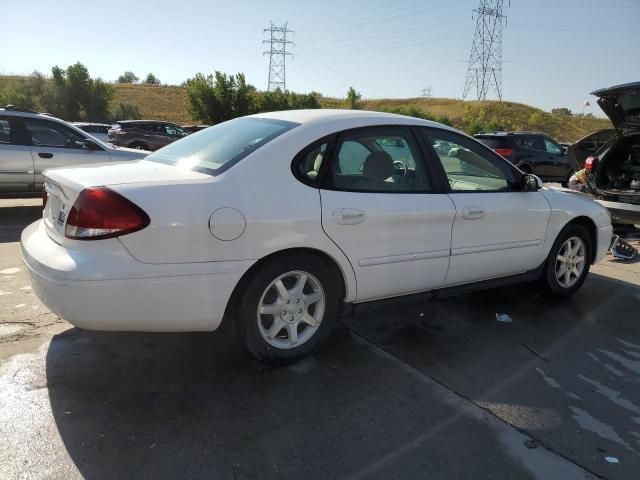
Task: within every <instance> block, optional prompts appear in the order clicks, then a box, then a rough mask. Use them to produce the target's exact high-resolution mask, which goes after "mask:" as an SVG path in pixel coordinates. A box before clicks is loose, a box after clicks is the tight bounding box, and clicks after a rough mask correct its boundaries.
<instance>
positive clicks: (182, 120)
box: [0, 76, 611, 142]
mask: <svg viewBox="0 0 640 480" xmlns="http://www.w3.org/2000/svg"><path fill="white" fill-rule="evenodd" d="M19 80H20V79H19V78H16V77H2V76H0V90H1V89H2V88H3V87H5V86H7V85H8V84H10V83H11V82H15V81H19ZM114 86H115V95H114V103H115V104H117V103H120V102H122V103H129V104H132V105H135V106H137V107H138V108H139V109H140V111H141V112H142V115H143V117H144V118H149V119H157V120H168V121H172V122H176V123H179V124H186V123H192V122H194V121H195V120H194V119H192V118H191V115H190V114H189V110H188V108H189V102H188V98H187V92H186V89H185V88H184V87H181V86H153V85H138V84H121V83H116V84H114ZM320 103H321V105H322V106H323V108H343V107H344V101H343V100H342V99H332V98H324V97H323V98H321V99H320ZM361 106H362V108H363V109H367V110H387V111H397V112H400V113H409V114H411V113H414V114H415V113H416V112H418V113H419V114H421V115H426V116H428V117H431V118H433V117H435V118H446V119H447V120H448V121H449V123H451V124H452V125H453V126H454V127H456V128H459V129H461V130H464V131H466V132H468V133H476V132H478V131H479V130H482V129H484V130H487V129H491V130H494V129H500V130H502V129H504V130H533V131H540V132H544V133H547V134H549V135H551V136H552V137H554V138H555V139H557V140H558V141H561V142H571V141H574V140H577V139H578V138H580V137H582V136H584V135H585V134H587V133H589V132H592V131H594V130H598V129H601V128H611V123H610V122H609V120H606V119H600V118H595V117H582V116H567V115H552V114H551V113H548V112H544V111H542V110H540V109H538V108H535V107H531V106H528V105H524V104H521V103H514V102H497V101H489V100H488V101H484V102H481V101H462V100H456V99H447V98H410V99H367V100H362V102H361Z"/></svg>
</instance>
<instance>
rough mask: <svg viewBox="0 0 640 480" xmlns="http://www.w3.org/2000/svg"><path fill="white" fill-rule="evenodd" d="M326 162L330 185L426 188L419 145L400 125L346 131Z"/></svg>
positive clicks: (369, 189)
mask: <svg viewBox="0 0 640 480" xmlns="http://www.w3.org/2000/svg"><path fill="white" fill-rule="evenodd" d="M335 152H336V153H335V155H333V157H334V158H333V161H332V162H331V165H330V169H329V170H330V171H329V179H330V183H331V185H330V186H331V187H333V188H336V189H339V190H349V191H364V192H425V191H429V190H430V187H431V185H430V182H429V179H428V177H427V173H426V170H425V168H424V164H423V162H422V158H421V157H420V153H419V149H418V148H417V146H416V144H415V141H414V140H413V138H412V135H411V132H410V131H409V130H407V129H404V128H386V127H383V128H376V129H363V130H360V131H357V132H350V133H348V134H345V135H343V136H342V138H340V139H339V141H338V144H337V145H336V149H335Z"/></svg>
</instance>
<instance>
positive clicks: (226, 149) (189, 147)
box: [145, 117, 299, 175]
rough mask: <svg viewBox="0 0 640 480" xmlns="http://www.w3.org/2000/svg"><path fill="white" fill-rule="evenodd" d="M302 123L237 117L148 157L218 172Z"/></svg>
mask: <svg viewBox="0 0 640 480" xmlns="http://www.w3.org/2000/svg"><path fill="white" fill-rule="evenodd" d="M298 125H299V124H298V123H294V122H286V121H283V120H275V119H270V118H255V117H244V118H236V119H234V120H229V121H228V122H224V123H219V124H218V125H214V126H213V127H209V128H207V129H205V130H201V131H200V132H198V133H194V134H193V135H189V136H187V137H184V138H183V139H181V140H179V141H176V142H173V143H171V144H169V145H167V146H166V147H163V148H161V149H160V150H157V151H155V152H153V153H152V154H151V155H149V156H148V157H145V160H150V161H153V162H158V163H164V164H166V165H173V166H176V167H178V168H181V169H185V170H195V171H198V172H202V173H206V174H209V175H217V174H219V173H222V172H224V171H225V170H227V169H228V168H230V167H231V166H233V165H235V164H236V163H237V162H239V161H240V160H242V159H243V158H244V157H246V156H247V155H249V154H251V153H253V152H255V151H256V150H258V149H259V148H260V147H262V146H263V145H265V144H267V143H268V142H270V141H271V140H273V139H274V138H276V137H278V136H280V135H282V134H283V133H285V132H287V131H289V130H291V129H292V128H295V127H296V126H298Z"/></svg>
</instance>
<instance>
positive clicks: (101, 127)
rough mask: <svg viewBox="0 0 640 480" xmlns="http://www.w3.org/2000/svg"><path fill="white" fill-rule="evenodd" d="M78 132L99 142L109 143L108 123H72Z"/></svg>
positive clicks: (109, 126)
mask: <svg viewBox="0 0 640 480" xmlns="http://www.w3.org/2000/svg"><path fill="white" fill-rule="evenodd" d="M72 125H75V126H76V127H78V128H79V129H80V130H84V131H85V132H87V133H88V134H90V135H91V136H92V137H95V138H97V139H98V140H100V141H101V142H104V143H109V134H108V132H109V129H110V128H111V125H110V124H108V123H92V122H73V123H72Z"/></svg>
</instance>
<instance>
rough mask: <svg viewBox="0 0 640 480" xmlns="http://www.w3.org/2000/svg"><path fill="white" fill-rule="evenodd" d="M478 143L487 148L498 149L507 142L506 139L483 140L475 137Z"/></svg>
mask: <svg viewBox="0 0 640 480" xmlns="http://www.w3.org/2000/svg"><path fill="white" fill-rule="evenodd" d="M476 139H478V140H479V141H481V142H482V143H484V144H485V145H486V146H487V147H489V148H492V149H493V148H500V147H503V146H505V145H506V144H507V143H508V142H507V139H506V138H483V137H476Z"/></svg>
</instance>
